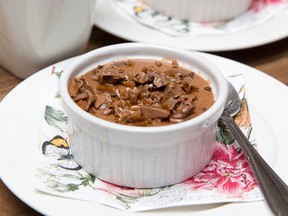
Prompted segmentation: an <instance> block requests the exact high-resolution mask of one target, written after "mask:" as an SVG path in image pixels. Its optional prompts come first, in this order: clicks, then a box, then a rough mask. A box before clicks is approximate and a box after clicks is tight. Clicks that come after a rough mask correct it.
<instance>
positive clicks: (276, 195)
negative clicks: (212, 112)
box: [221, 113, 288, 215]
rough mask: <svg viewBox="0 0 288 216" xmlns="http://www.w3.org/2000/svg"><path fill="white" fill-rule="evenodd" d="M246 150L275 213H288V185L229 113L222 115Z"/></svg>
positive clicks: (269, 204)
mask: <svg viewBox="0 0 288 216" xmlns="http://www.w3.org/2000/svg"><path fill="white" fill-rule="evenodd" d="M221 119H222V120H223V122H224V123H225V124H226V125H227V126H228V128H229V129H230V131H231V132H232V134H233V135H234V137H235V139H236V140H237V141H238V144H239V145H240V147H241V149H242V150H243V151H244V153H245V155H246V157H247V159H248V161H249V164H250V167H251V169H252V171H253V174H254V176H255V178H256V180H257V182H258V185H259V187H260V189H261V191H262V194H263V196H264V198H265V200H266V202H267V204H268V206H269V207H270V209H271V211H272V212H273V214H275V215H288V187H287V185H286V184H285V183H284V182H283V181H282V180H281V179H280V177H279V176H278V175H277V174H276V173H275V172H274V171H273V170H272V169H271V167H270V166H269V165H268V164H267V163H266V162H265V161H264V159H263V158H262V157H261V156H260V155H259V153H258V152H257V151H256V150H255V148H254V147H253V146H252V145H251V143H250V142H249V141H248V139H247V138H246V136H245V135H244V134H243V132H242V131H241V130H240V128H239V127H238V125H237V124H236V123H235V121H234V119H233V118H232V117H231V116H230V115H229V114H228V113H223V114H222V116H221Z"/></svg>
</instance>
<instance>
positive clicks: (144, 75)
mask: <svg viewBox="0 0 288 216" xmlns="http://www.w3.org/2000/svg"><path fill="white" fill-rule="evenodd" d="M69 94H70V96H71V98H72V99H73V101H74V102H75V103H76V104H77V105H78V106H79V107H81V108H82V109H83V110H85V111H87V112H89V113H91V114H92V115H95V116H97V117H99V118H101V119H104V120H107V121H111V122H115V123H120V124H125V125H134V126H162V125H169V124H174V123H179V122H183V121H186V120H188V119H191V118H194V117H196V116H198V115H200V114H201V113H203V112H205V111H206V110H207V109H209V107H211V106H212V104H213V103H214V97H213V93H212V90H211V87H210V85H209V83H208V82H207V81H206V80H204V79H203V78H202V77H200V76H199V75H198V74H196V73H194V72H193V71H191V70H188V69H186V68H183V67H180V66H179V64H178V61H177V60H172V61H170V62H168V61H167V60H162V61H158V60H152V59H128V60H123V61H115V62H111V63H107V64H105V65H99V66H97V68H95V69H93V70H91V71H89V72H87V73H86V74H84V75H81V76H80V77H76V78H74V79H73V80H72V82H71V84H70V86H69Z"/></svg>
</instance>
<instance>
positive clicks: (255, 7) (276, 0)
mask: <svg viewBox="0 0 288 216" xmlns="http://www.w3.org/2000/svg"><path fill="white" fill-rule="evenodd" d="M284 2H287V0H252V3H251V5H250V9H249V10H251V11H252V12H254V13H258V12H259V11H260V10H261V9H262V8H263V7H265V6H268V5H271V4H280V3H284Z"/></svg>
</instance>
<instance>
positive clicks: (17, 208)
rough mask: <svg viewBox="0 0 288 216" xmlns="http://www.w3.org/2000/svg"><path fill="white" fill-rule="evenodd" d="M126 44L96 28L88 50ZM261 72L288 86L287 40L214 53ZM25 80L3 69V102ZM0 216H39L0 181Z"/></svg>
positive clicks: (0, 95)
mask: <svg viewBox="0 0 288 216" xmlns="http://www.w3.org/2000/svg"><path fill="white" fill-rule="evenodd" d="M122 42H127V41H126V40H123V39H121V38H118V37H115V36H113V35H110V34H108V33H106V32H104V31H102V30H101V29H98V28H96V27H95V28H94V29H93V31H92V34H91V38H90V41H89V44H88V46H87V49H86V51H90V50H93V49H95V48H99V47H102V46H105V45H110V44H116V43H122ZM213 54H216V55H220V56H223V57H226V58H229V59H233V60H235V61H238V62H241V63H244V64H247V65H249V66H251V67H254V68H256V69H259V70H261V71H263V72H265V73H267V74H269V75H270V76H272V77H274V78H276V79H277V80H279V81H280V82H283V83H284V84H286V85H288V38H286V39H282V40H280V41H277V42H274V43H271V44H267V45H264V46H260V47H255V48H249V49H244V50H237V51H229V52H217V53H213ZM21 81H22V80H20V79H18V78H17V77H15V76H13V75H12V74H10V73H9V71H7V70H5V69H4V68H2V67H1V66H0V101H1V100H2V99H3V98H4V97H5V95H7V94H8V93H9V91H11V90H12V89H13V88H14V87H16V86H17V84H19V83H20V82H21ZM0 215H2V216H6V215H9V216H10V215H23V216H26V215H27V216H28V215H29V216H33V215H40V214H39V213H38V212H36V211H34V210H33V209H32V208H30V207H29V206H27V205H26V204H25V203H23V202H22V201H21V200H19V199H18V198H17V197H16V196H15V195H14V194H13V193H12V192H10V191H9V189H8V188H7V187H6V186H5V185H4V184H3V182H2V181H1V180H0Z"/></svg>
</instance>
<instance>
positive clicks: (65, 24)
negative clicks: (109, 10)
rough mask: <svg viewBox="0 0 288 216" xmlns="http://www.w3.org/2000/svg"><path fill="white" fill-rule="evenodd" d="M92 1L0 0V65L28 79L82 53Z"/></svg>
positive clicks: (91, 10) (87, 37) (90, 20)
mask: <svg viewBox="0 0 288 216" xmlns="http://www.w3.org/2000/svg"><path fill="white" fill-rule="evenodd" d="M94 6H95V0H81V1H79V0H20V1H19V0H0V65H1V66H2V67H4V68H6V69H7V70H9V71H10V72H11V73H13V74H14V75H15V76H17V77H19V78H22V79H24V78H27V77H28V76H30V75H32V74H33V73H35V72H37V71H38V70H40V69H42V68H43V67H46V66H48V65H50V64H52V63H55V62H57V61H60V60H63V59H65V58H69V57H72V56H76V55H79V54H81V53H83V52H84V50H85V48H86V45H87V42H88V40H89V36H90V33H91V29H92V17H93V8H94Z"/></svg>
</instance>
